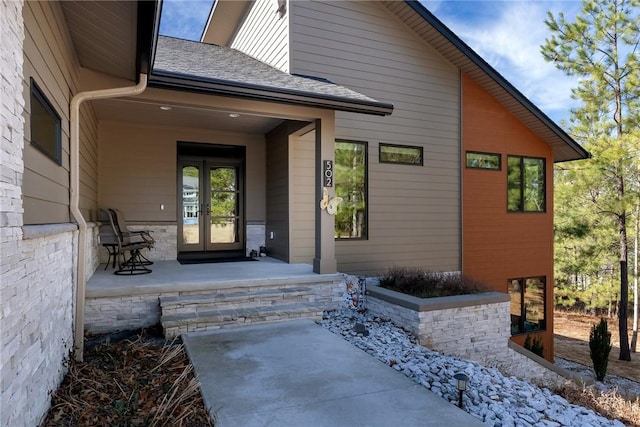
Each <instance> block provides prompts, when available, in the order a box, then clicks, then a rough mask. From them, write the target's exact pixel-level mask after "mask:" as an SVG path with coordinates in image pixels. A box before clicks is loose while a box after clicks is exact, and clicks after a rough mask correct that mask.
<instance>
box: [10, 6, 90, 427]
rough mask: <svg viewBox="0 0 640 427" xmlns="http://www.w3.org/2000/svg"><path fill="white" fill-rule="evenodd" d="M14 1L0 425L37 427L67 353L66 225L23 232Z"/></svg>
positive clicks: (70, 273)
mask: <svg viewBox="0 0 640 427" xmlns="http://www.w3.org/2000/svg"><path fill="white" fill-rule="evenodd" d="M22 7H23V2H22V1H21V0H17V1H16V0H0V40H1V41H2V42H1V43H0V67H1V73H0V75H1V76H2V77H1V79H0V100H1V108H2V110H1V111H0V119H1V121H2V123H1V127H0V129H1V132H2V134H1V136H0V254H1V257H0V301H1V304H0V325H1V327H0V392H1V395H0V425H2V426H11V427H19V426H35V425H39V424H40V422H41V420H42V419H43V417H44V416H45V415H46V413H47V411H48V409H49V405H50V393H51V392H52V391H54V390H56V389H57V388H58V386H59V385H60V382H61V381H62V379H63V377H64V374H65V371H66V368H65V366H66V365H65V361H66V360H67V358H68V357H69V353H70V351H71V349H72V347H73V345H72V344H73V302H74V294H73V289H74V288H73V277H74V274H75V268H74V265H73V259H74V258H73V254H74V251H75V247H76V246H77V245H75V242H76V239H77V231H76V226H75V225H73V224H56V225H44V226H25V227H23V212H24V211H23V205H22V190H21V188H22V177H23V171H24V162H23V158H22V151H23V147H24V126H25V123H24V116H23V112H24V106H25V104H24V99H23V67H22V65H23V52H22V47H23V40H24V22H23V18H22Z"/></svg>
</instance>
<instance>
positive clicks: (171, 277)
mask: <svg viewBox="0 0 640 427" xmlns="http://www.w3.org/2000/svg"><path fill="white" fill-rule="evenodd" d="M149 268H150V269H151V270H152V273H150V274H142V275H138V276H117V275H115V274H113V272H114V271H115V269H113V268H111V266H109V267H107V269H106V270H105V265H104V264H101V265H100V266H99V267H98V269H97V270H96V272H95V273H94V274H93V276H92V277H91V278H90V279H89V281H88V282H87V288H86V293H87V297H106V296H118V295H137V294H145V293H150V292H176V291H187V290H194V289H203V288H212V287H216V286H226V285H229V284H234V285H235V286H236V287H239V288H241V287H247V286H252V282H253V283H255V281H261V282H262V283H268V282H270V281H273V282H278V283H282V282H283V281H285V282H286V281H287V280H296V281H300V280H302V281H304V279H307V280H309V281H316V280H320V281H325V280H327V281H329V280H334V279H335V278H336V275H335V274H324V275H320V274H316V273H314V272H313V267H312V266H311V265H310V264H288V263H286V262H282V261H279V260H276V259H273V258H268V257H267V258H260V259H259V260H258V261H244V262H219V263H211V264H186V265H182V264H180V263H179V262H178V261H155V262H154V263H153V265H150V266H149Z"/></svg>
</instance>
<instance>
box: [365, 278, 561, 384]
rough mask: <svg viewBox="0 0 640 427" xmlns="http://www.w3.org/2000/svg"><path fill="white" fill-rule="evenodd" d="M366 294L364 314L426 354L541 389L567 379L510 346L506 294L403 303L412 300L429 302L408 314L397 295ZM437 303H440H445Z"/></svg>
mask: <svg viewBox="0 0 640 427" xmlns="http://www.w3.org/2000/svg"><path fill="white" fill-rule="evenodd" d="M369 289H370V291H369V292H368V295H367V300H366V307H367V309H368V310H370V311H371V312H372V313H374V314H376V315H378V316H380V317H381V318H384V319H389V320H391V321H393V322H394V323H395V324H396V325H398V326H400V327H401V328H403V329H405V330H407V331H408V332H410V333H412V334H413V335H415V336H416V337H417V338H418V339H419V341H420V344H421V345H424V346H425V347H427V348H429V349H431V350H435V351H440V352H442V353H444V354H450V355H453V356H457V357H460V358H463V359H470V360H475V361H477V362H479V363H482V364H484V365H486V366H492V367H496V368H498V369H500V370H501V371H502V372H503V373H505V374H507V375H513V376H516V377H518V378H521V379H524V380H526V381H531V382H535V383H538V384H541V385H545V386H552V385H559V384H562V383H563V382H565V381H566V380H567V379H568V378H569V377H570V375H569V373H567V372H565V371H564V370H561V369H559V368H556V367H555V366H553V364H551V363H549V362H548V361H546V360H545V359H543V358H541V357H538V356H536V355H535V354H533V353H531V352H530V351H528V350H526V349H524V348H521V347H520V346H518V345H516V344H513V343H512V342H511V340H510V337H511V329H510V311H509V296H508V295H506V294H499V293H490V294H484V295H462V296H459V297H445V298H433V299H431V300H420V299H419V298H414V297H408V299H410V300H414V301H412V302H413V303H416V301H415V300H417V301H423V302H424V301H428V303H427V304H421V303H417V304H420V306H418V307H412V308H408V307H405V306H403V305H401V304H404V303H403V302H401V301H398V300H396V301H395V302H394V301H392V300H394V298H396V297H395V296H394V294H395V295H401V294H398V293H396V292H393V291H389V290H387V289H382V288H378V287H369ZM372 294H374V295H375V296H374V295H372ZM400 299H404V298H403V297H401V298H400ZM390 300H391V301H390ZM437 300H440V301H443V300H444V303H442V302H438V301H437ZM456 301H457V302H456ZM405 305H412V304H411V303H409V304H405Z"/></svg>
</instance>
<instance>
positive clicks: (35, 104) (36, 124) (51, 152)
mask: <svg viewBox="0 0 640 427" xmlns="http://www.w3.org/2000/svg"><path fill="white" fill-rule="evenodd" d="M30 105H31V113H30V115H29V120H30V125H31V127H30V129H31V144H33V146H34V147H36V148H38V149H39V150H40V151H42V152H43V153H45V154H46V155H47V156H49V157H51V159H53V160H54V161H55V162H56V163H57V164H59V165H60V164H62V138H61V133H62V131H61V126H60V116H59V115H58V113H57V112H56V110H55V109H54V108H53V105H51V103H50V102H49V100H48V99H47V98H46V97H45V96H44V93H42V91H41V90H40V87H38V85H37V84H36V82H35V81H34V80H33V78H32V79H31V104H30Z"/></svg>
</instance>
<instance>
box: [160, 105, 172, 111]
mask: <svg viewBox="0 0 640 427" xmlns="http://www.w3.org/2000/svg"><path fill="white" fill-rule="evenodd" d="M160 109H161V110H162V111H171V107H169V106H168V105H161V106H160Z"/></svg>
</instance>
